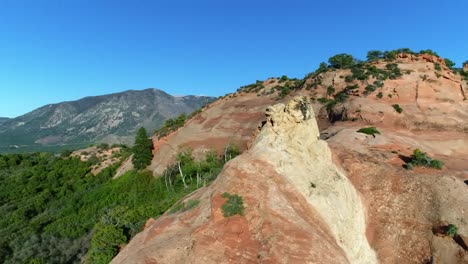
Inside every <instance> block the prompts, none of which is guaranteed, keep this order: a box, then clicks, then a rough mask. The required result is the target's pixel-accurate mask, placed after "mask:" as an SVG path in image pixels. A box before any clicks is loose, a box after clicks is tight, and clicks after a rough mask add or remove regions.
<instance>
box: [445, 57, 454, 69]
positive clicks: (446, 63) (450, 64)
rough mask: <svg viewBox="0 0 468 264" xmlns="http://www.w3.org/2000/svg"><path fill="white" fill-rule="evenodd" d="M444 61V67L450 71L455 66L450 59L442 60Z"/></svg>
mask: <svg viewBox="0 0 468 264" xmlns="http://www.w3.org/2000/svg"><path fill="white" fill-rule="evenodd" d="M444 61H445V65H446V66H447V67H448V68H450V69H452V68H453V66H455V62H453V61H451V60H450V59H444Z"/></svg>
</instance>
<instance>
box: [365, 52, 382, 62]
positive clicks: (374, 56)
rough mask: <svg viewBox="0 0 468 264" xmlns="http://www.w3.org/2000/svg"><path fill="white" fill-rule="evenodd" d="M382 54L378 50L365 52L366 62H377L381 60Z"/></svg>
mask: <svg viewBox="0 0 468 264" xmlns="http://www.w3.org/2000/svg"><path fill="white" fill-rule="evenodd" d="M383 55H384V54H383V52H382V51H380V50H371V51H368V52H367V61H369V62H372V61H378V60H380V59H383Z"/></svg>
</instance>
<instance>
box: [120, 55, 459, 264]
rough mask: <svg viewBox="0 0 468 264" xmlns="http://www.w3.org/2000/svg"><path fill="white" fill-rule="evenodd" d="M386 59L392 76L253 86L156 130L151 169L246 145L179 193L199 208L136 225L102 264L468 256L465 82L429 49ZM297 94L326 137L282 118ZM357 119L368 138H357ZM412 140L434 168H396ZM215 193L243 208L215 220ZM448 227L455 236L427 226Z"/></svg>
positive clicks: (316, 77)
mask: <svg viewBox="0 0 468 264" xmlns="http://www.w3.org/2000/svg"><path fill="white" fill-rule="evenodd" d="M392 63H394V64H396V65H397V67H398V69H399V71H400V72H401V73H402V74H401V75H399V76H396V77H394V78H392V79H385V80H380V79H379V78H376V77H373V76H372V75H369V76H368V77H366V78H367V79H363V80H360V79H353V80H351V81H349V79H350V78H347V76H350V75H355V73H353V72H352V70H350V69H333V70H326V71H325V72H320V73H317V74H311V75H309V76H308V77H307V78H305V79H304V80H288V79H287V78H273V79H268V80H266V81H263V82H260V83H259V82H257V84H254V85H252V86H249V87H247V88H243V89H240V90H239V91H238V92H236V93H233V94H231V95H228V96H226V97H225V98H222V99H220V100H218V101H216V102H214V103H212V104H210V105H209V106H207V107H206V108H205V109H204V110H203V111H202V112H201V113H199V114H198V115H195V116H194V117H193V118H192V119H190V120H189V121H188V122H187V123H186V124H185V126H184V127H182V128H181V129H179V130H177V131H175V132H173V133H172V134H169V135H168V136H167V137H165V138H162V139H157V138H155V140H154V142H155V146H156V147H157V148H156V153H155V154H156V155H155V158H154V160H153V164H152V166H151V167H150V168H152V169H153V171H154V174H155V175H158V174H159V172H160V171H163V170H164V168H165V167H166V166H167V165H168V164H171V163H172V162H173V160H174V156H175V155H176V154H177V153H178V152H179V151H181V150H183V149H186V148H192V149H194V152H195V153H196V152H200V153H202V152H203V151H206V150H208V149H211V148H213V149H215V150H217V151H218V153H222V151H223V149H224V147H225V146H226V145H227V144H229V143H231V142H234V143H236V144H238V146H239V147H240V148H241V149H244V150H246V151H245V152H244V153H243V154H242V155H241V156H239V157H238V158H236V159H234V160H232V161H230V162H229V163H228V164H227V165H226V166H225V169H224V170H223V172H222V173H221V174H220V175H219V177H218V179H217V180H216V181H215V182H214V183H213V184H212V185H210V186H208V187H205V188H203V189H200V190H199V191H197V192H195V193H194V194H192V195H191V196H189V197H187V199H199V200H200V201H201V202H200V205H199V206H198V207H196V208H194V209H192V210H191V211H187V212H184V213H177V214H174V215H169V214H166V215H164V216H162V217H161V218H159V219H157V220H151V221H149V222H148V224H147V227H146V229H145V230H144V231H143V232H142V233H140V234H139V235H138V236H136V237H135V238H134V239H133V240H132V241H131V242H130V244H129V245H128V246H127V247H126V248H125V249H124V250H123V251H122V252H121V253H120V254H119V255H118V256H117V257H116V258H115V260H114V262H115V263H125V261H128V263H131V262H132V261H134V263H141V262H146V263H211V262H215V261H216V262H222V263H308V262H310V263H363V262H365V261H367V262H368V263H373V262H374V261H376V262H377V263H415V264H416V263H468V255H467V252H466V243H464V242H463V238H466V237H467V234H468V226H467V223H466V219H467V217H468V212H467V211H466V209H465V206H464V205H465V204H467V203H468V195H467V189H466V184H465V183H466V181H467V180H468V158H467V157H468V136H467V127H466V125H467V123H466V120H468V103H467V100H466V89H467V87H468V82H467V81H466V79H464V78H463V77H462V76H460V75H459V74H454V72H453V71H452V70H451V69H450V68H448V67H447V66H446V65H445V61H444V60H443V59H441V58H439V57H437V56H433V55H428V54H419V55H414V54H404V53H401V54H397V56H396V59H395V60H394V61H393V62H392ZM388 64H389V62H386V61H383V60H379V61H375V62H371V63H369V64H367V65H368V66H375V68H377V69H383V70H385V69H386V68H387V65H388ZM366 67H367V66H366ZM391 67H394V66H391ZM369 69H370V68H364V70H365V71H368V70H369ZM371 70H372V69H371ZM371 70H369V71H371ZM372 71H375V70H372ZM346 79H348V81H346ZM376 81H382V82H383V85H382V86H381V87H372V86H369V85H373V84H374V83H375V82H376ZM288 83H289V86H288ZM296 84H297V85H296ZM287 86H288V87H287ZM330 86H332V88H333V90H332V89H329V87H330ZM285 87H286V88H287V89H286V88H285ZM350 87H351V88H350ZM285 91H286V92H285ZM343 94H345V96H343ZM297 95H299V96H301V98H302V97H304V96H305V97H306V98H307V99H309V100H310V102H311V107H312V108H313V110H314V111H310V113H315V117H316V119H317V121H318V124H319V128H320V138H321V139H323V140H325V141H326V143H325V142H324V141H323V140H317V136H318V133H317V132H316V130H315V129H311V128H310V127H309V128H308V129H306V128H305V127H304V126H303V124H305V123H307V122H306V121H305V120H302V119H301V116H302V117H303V116H307V114H303V112H302V111H297V110H296V111H292V112H291V111H289V113H295V114H292V115H285V114H284V113H286V112H288V111H285V110H286V109H287V108H288V107H287V106H288V105H290V104H289V100H290V98H295V96H297ZM341 97H344V100H341V99H340V98H341ZM296 102H297V101H296ZM277 103H283V104H282V105H281V104H279V105H277V106H274V107H270V108H269V109H270V110H269V112H268V114H267V117H266V118H265V115H264V109H266V108H268V107H269V106H270V105H274V104H277ZM293 104H294V103H292V104H291V105H293ZM296 105H297V103H296ZM394 105H398V106H399V107H400V108H401V109H402V111H401V112H398V111H397V110H396V107H395V106H394ZM288 109H291V107H289V108H288ZM299 110H300V107H299ZM306 112H307V111H306ZM278 113H281V114H278ZM296 114H297V115H296ZM286 116H289V117H286ZM306 119H307V118H306ZM291 120H296V121H300V122H296V121H294V122H291ZM311 120H313V118H312V119H311ZM271 122H273V123H271ZM275 123H276V124H275ZM286 123H287V124H289V126H288V125H286V126H284V124H286ZM281 124H283V125H281ZM291 124H295V125H294V126H292V125H291ZM296 126H297V127H301V126H302V128H303V129H300V131H298V130H296V129H294V128H293V127H296ZM369 126H374V127H376V128H377V129H378V131H380V134H377V135H366V134H362V133H358V132H357V131H358V130H359V129H360V128H363V127H369ZM281 127H287V129H281ZM259 128H260V129H259ZM275 131H276V132H275ZM289 133H290V134H289ZM288 135H290V136H288ZM327 144H328V147H327ZM302 145H304V146H302ZM306 146H308V147H306ZM416 148H420V149H422V150H423V151H425V152H427V153H428V154H429V155H430V156H431V157H434V158H436V159H439V160H441V161H443V162H444V163H445V165H444V167H443V168H442V170H435V169H428V168H415V169H413V170H405V169H404V168H403V165H404V164H405V162H406V161H407V160H408V158H409V156H410V155H411V154H412V152H413V150H414V149H416ZM327 149H328V150H329V151H327ZM327 153H328V154H327ZM318 156H319V157H318ZM328 157H330V159H331V161H330V162H329V158H328ZM321 176H324V177H321ZM223 192H229V193H236V194H239V195H241V196H243V197H244V201H245V205H246V211H245V215H244V216H234V217H229V218H225V217H224V216H223V215H222V212H221V211H222V210H221V209H220V208H221V207H222V205H223V203H224V202H225V198H223V197H222V195H221V194H222V193H223ZM341 197H346V199H342V198H341ZM340 199H342V200H340ZM348 200H349V201H354V202H353V204H352V205H350V204H348V203H346V202H344V201H348ZM353 206H354V207H353ZM338 208H339V209H338ZM336 209H338V210H336ZM340 217H342V219H345V221H343V220H342V219H341V218H340ZM340 219H341V221H340ZM449 224H453V225H455V226H457V227H458V234H459V235H458V236H456V237H454V238H451V237H448V236H446V235H444V234H441V233H440V232H438V231H437V230H440V229H441V228H442V229H443V228H444V227H446V226H447V225H449ZM363 229H364V231H363ZM348 233H350V234H348ZM348 235H349V236H348ZM350 241H352V243H351V242H350ZM460 241H461V242H460ZM465 241H466V239H465ZM351 244H352V245H353V246H350V245H351ZM356 245H360V246H356ZM366 245H368V246H366Z"/></svg>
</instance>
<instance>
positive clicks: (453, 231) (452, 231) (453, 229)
mask: <svg viewBox="0 0 468 264" xmlns="http://www.w3.org/2000/svg"><path fill="white" fill-rule="evenodd" d="M445 234H446V235H447V236H451V237H454V236H456V235H457V234H458V227H457V226H456V225H454V224H449V225H448V226H447V229H446V231H445Z"/></svg>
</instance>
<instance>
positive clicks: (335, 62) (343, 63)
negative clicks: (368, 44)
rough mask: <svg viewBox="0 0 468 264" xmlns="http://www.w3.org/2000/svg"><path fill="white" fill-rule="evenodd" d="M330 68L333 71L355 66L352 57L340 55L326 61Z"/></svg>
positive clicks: (344, 54)
mask: <svg viewBox="0 0 468 264" xmlns="http://www.w3.org/2000/svg"><path fill="white" fill-rule="evenodd" d="M328 63H329V64H330V67H332V68H335V69H350V68H352V67H353V66H354V65H355V64H356V60H355V59H354V58H353V56H352V55H349V54H346V53H341V54H337V55H335V56H333V57H330V58H329V59H328Z"/></svg>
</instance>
